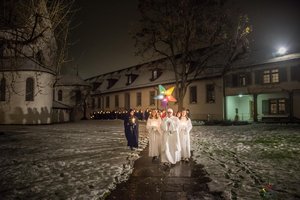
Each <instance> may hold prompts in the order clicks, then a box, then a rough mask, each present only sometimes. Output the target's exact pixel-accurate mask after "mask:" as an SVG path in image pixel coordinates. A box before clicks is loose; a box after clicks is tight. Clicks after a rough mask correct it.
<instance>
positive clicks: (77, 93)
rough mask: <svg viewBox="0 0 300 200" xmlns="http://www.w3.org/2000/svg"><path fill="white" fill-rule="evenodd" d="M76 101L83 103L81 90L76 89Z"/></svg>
mask: <svg viewBox="0 0 300 200" xmlns="http://www.w3.org/2000/svg"><path fill="white" fill-rule="evenodd" d="M75 102H76V104H80V103H81V91H80V90H76V91H75Z"/></svg>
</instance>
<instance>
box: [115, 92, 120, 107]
mask: <svg viewBox="0 0 300 200" xmlns="http://www.w3.org/2000/svg"><path fill="white" fill-rule="evenodd" d="M115 107H116V108H119V95H115Z"/></svg>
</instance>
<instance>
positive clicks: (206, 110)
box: [89, 78, 223, 120]
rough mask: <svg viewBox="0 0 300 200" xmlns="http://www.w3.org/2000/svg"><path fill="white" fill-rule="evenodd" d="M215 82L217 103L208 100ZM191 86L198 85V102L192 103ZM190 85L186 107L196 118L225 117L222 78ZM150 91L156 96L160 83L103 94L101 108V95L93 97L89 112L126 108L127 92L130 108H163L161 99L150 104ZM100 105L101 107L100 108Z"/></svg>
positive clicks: (170, 106)
mask: <svg viewBox="0 0 300 200" xmlns="http://www.w3.org/2000/svg"><path fill="white" fill-rule="evenodd" d="M207 84H214V85H215V103H208V102H206V85H207ZM163 86H164V87H165V88H166V89H168V88H170V87H172V86H174V84H166V85H163ZM190 86H196V87H197V103H190ZM190 86H189V87H188V90H187V92H186V95H185V98H184V100H183V102H184V103H183V105H184V108H186V109H189V110H190V112H191V117H192V119H194V120H207V118H210V119H211V120H212V119H216V120H221V119H222V117H223V106H222V105H223V101H222V98H223V97H222V81H221V79H220V78H218V79H210V80H209V79H207V80H198V81H195V82H193V83H192V84H191V85H190ZM150 91H154V92H155V96H156V95H158V85H157V86H151V87H145V88H142V89H132V90H127V91H120V92H115V93H109V94H103V95H102V96H101V97H100V98H101V99H102V100H103V102H102V104H103V105H104V109H101V106H98V104H97V103H98V100H97V99H98V98H99V96H95V97H93V98H94V99H95V100H94V101H95V108H93V107H92V106H90V107H89V113H92V112H93V111H101V110H103V111H112V110H125V109H126V108H125V94H126V93H129V95H130V108H134V109H136V110H142V111H144V110H146V109H153V108H158V109H163V108H162V107H161V103H160V100H155V101H154V102H155V104H154V105H150ZM138 92H141V94H142V105H141V106H137V93H138ZM115 95H118V96H119V107H116V106H115ZM172 95H173V96H174V97H175V96H176V93H175V90H174V92H173V94H172ZM107 97H109V107H106V105H107V104H106V100H107ZM91 102H92V100H89V104H90V105H92V103H91ZM98 107H100V108H98ZM168 107H169V108H173V109H174V111H177V110H178V105H177V103H174V102H169V104H168Z"/></svg>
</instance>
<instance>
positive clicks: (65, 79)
mask: <svg viewBox="0 0 300 200" xmlns="http://www.w3.org/2000/svg"><path fill="white" fill-rule="evenodd" d="M56 86H90V85H89V83H87V82H86V81H84V80H83V79H82V78H81V77H79V76H78V75H73V74H65V75H60V76H58V80H57V83H56Z"/></svg>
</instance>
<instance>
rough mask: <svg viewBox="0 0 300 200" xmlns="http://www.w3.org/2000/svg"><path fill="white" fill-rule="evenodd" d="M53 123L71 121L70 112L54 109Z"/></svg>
mask: <svg viewBox="0 0 300 200" xmlns="http://www.w3.org/2000/svg"><path fill="white" fill-rule="evenodd" d="M51 118H52V120H51V122H52V123H63V122H69V121H70V110H65V109H52V116H51Z"/></svg>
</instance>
